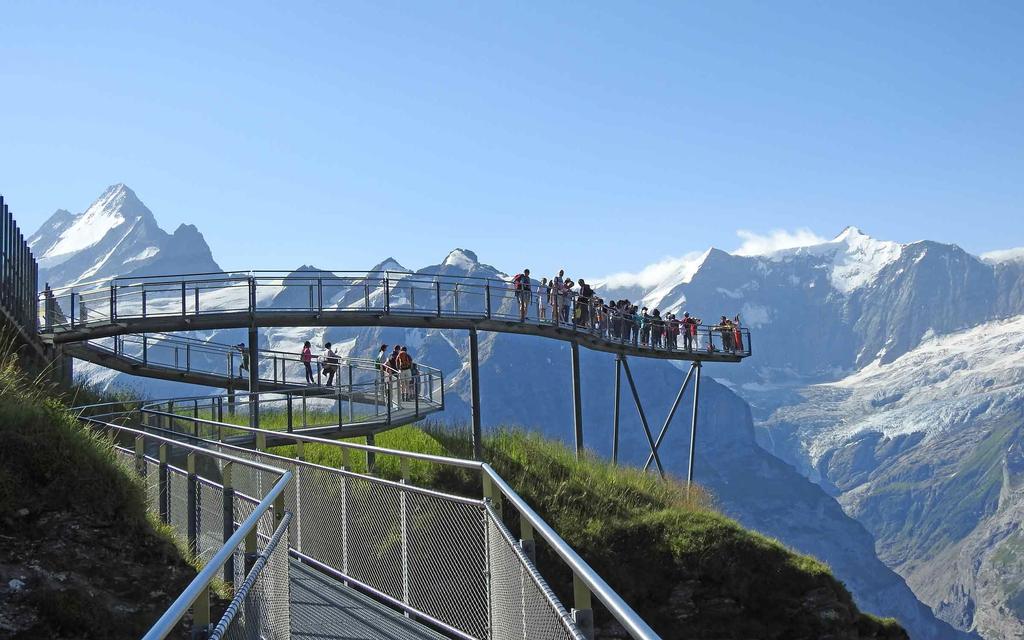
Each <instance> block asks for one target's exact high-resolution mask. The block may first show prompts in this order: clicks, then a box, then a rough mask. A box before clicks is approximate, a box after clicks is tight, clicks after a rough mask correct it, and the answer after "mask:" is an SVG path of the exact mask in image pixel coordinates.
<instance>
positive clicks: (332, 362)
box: [320, 342, 341, 387]
mask: <svg viewBox="0 0 1024 640" xmlns="http://www.w3.org/2000/svg"><path fill="white" fill-rule="evenodd" d="M320 361H321V363H322V364H323V371H324V373H326V374H327V386H328V387H332V386H334V374H336V373H338V365H339V364H340V363H341V358H339V357H338V354H337V353H335V352H334V349H333V348H332V346H331V343H330V342H325V343H324V352H323V355H321V356H320Z"/></svg>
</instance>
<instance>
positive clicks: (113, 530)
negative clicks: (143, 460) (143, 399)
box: [0, 346, 195, 638]
mask: <svg viewBox="0 0 1024 640" xmlns="http://www.w3.org/2000/svg"><path fill="white" fill-rule="evenodd" d="M66 399H67V400H72V401H94V400H98V399H100V398H99V397H98V396H96V394H93V393H92V392H90V391H88V390H85V389H61V388H57V387H55V386H53V385H51V384H48V383H46V382H45V381H44V376H41V377H39V378H33V377H31V376H30V375H28V374H26V373H25V372H23V371H22V370H21V369H20V368H19V366H18V361H17V356H16V354H15V353H14V351H13V350H11V349H9V348H4V347H3V346H0V534H2V539H3V543H2V545H0V564H4V565H8V566H11V567H14V568H15V570H16V571H17V572H18V575H23V576H25V578H26V580H25V582H26V586H25V588H24V589H23V590H22V591H19V592H18V593H17V594H10V595H9V597H7V598H6V599H0V617H3V618H6V619H7V620H12V619H13V620H18V621H20V622H21V624H22V625H26V624H27V625H29V626H27V627H25V626H22V628H21V629H20V630H15V631H11V629H7V631H9V632H11V633H12V634H13V635H12V636H11V637H15V638H22V637H24V638H29V637H32V638H35V637H48V638H79V637H83V635H82V634H83V632H84V633H86V634H87V635H92V634H94V633H100V634H102V635H104V637H111V638H137V637H139V636H140V635H141V634H142V633H144V632H145V631H146V630H147V629H148V628H149V626H150V625H151V624H152V623H153V622H155V620H156V619H157V617H159V615H160V614H161V613H162V612H163V611H164V610H165V609H166V608H167V607H168V606H169V605H170V603H171V602H172V601H173V599H174V598H175V597H176V596H177V595H178V593H180V592H181V591H182V590H183V589H184V587H185V586H186V585H187V584H188V582H189V581H190V580H191V579H192V578H193V577H194V576H195V571H194V570H192V568H190V567H189V566H188V564H187V563H186V562H185V561H184V559H183V558H182V556H181V555H180V554H179V552H178V550H177V549H176V547H175V544H174V542H173V540H172V538H171V537H170V536H169V535H168V532H167V530H166V528H165V527H162V526H157V525H156V524H155V523H154V522H153V521H152V520H151V519H150V516H149V515H148V513H147V511H146V502H145V490H144V487H143V486H142V485H141V483H140V482H139V481H138V480H137V479H136V478H135V477H134V476H133V475H132V474H129V473H126V472H125V470H124V469H122V468H121V466H120V465H119V463H118V462H117V459H116V457H115V455H114V451H113V447H112V445H111V443H110V442H109V441H108V440H107V439H106V438H104V437H102V436H100V435H98V434H97V432H95V431H93V430H90V429H88V428H86V427H84V426H83V425H82V424H81V423H80V422H79V421H78V420H77V419H76V417H75V416H74V415H73V414H72V413H71V411H69V410H68V409H67V405H66V404H65V403H64V402H63V400H66ZM121 399H126V398H118V400H121ZM53 576H60V577H57V578H54V577H53ZM10 612H16V613H17V614H18V615H17V616H16V617H15V618H11V617H10V616H8V615H7V614H8V613H10ZM26 612H29V613H26ZM26 621H27V622H26ZM100 630H102V631H100ZM0 635H3V634H0Z"/></svg>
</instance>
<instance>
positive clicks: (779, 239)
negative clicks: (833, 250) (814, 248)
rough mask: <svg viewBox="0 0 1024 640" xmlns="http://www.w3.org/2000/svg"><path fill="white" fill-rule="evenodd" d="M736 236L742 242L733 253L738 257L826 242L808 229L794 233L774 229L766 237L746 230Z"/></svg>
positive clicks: (741, 230) (738, 232)
mask: <svg viewBox="0 0 1024 640" xmlns="http://www.w3.org/2000/svg"><path fill="white" fill-rule="evenodd" d="M736 235H737V236H739V237H740V239H741V240H743V244H742V245H740V247H739V248H738V249H736V250H735V251H733V254H734V255H738V256H762V255H767V254H769V253H774V252H776V251H782V250H783V249H794V248H796V247H809V246H811V245H815V244H822V243H823V242H828V240H827V239H826V238H822V237H821V236H819V235H818V234H816V233H814V232H813V231H811V230H810V229H807V228H801V229H796V230H795V231H786V230H785V229H774V230H772V231H771V232H770V233H768V234H767V235H760V234H758V233H754V232H753V231H748V230H746V229H739V230H738V231H736Z"/></svg>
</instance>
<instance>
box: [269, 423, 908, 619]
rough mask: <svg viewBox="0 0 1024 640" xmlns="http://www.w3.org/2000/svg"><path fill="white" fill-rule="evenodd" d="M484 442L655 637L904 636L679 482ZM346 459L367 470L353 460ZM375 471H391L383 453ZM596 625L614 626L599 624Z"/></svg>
mask: <svg viewBox="0 0 1024 640" xmlns="http://www.w3.org/2000/svg"><path fill="white" fill-rule="evenodd" d="M377 444H378V445H380V446H383V447H389V448H396V449H406V450H414V451H422V452H427V453H438V454H454V455H457V456H462V457H465V456H468V455H469V454H470V444H469V441H468V439H467V438H466V437H465V434H460V433H454V432H451V431H446V430H442V429H436V428H434V429H429V430H428V431H424V430H421V429H417V428H414V427H403V428H400V429H396V430H393V431H389V432H386V433H382V434H379V435H378V436H377ZM485 448H486V458H487V459H488V460H489V461H490V462H491V464H492V466H494V467H495V469H496V470H497V471H498V472H499V473H500V474H501V475H502V477H504V478H505V479H506V480H507V481H508V482H509V483H510V484H511V485H512V486H513V487H514V488H515V489H516V491H518V492H519V493H520V494H521V495H522V496H523V497H524V498H525V499H526V500H527V501H528V502H529V503H530V504H531V505H532V506H533V507H534V508H535V509H536V510H537V511H538V512H539V513H540V514H541V515H542V516H543V517H544V518H545V519H546V520H547V521H548V522H549V523H551V524H552V526H554V528H555V529H556V530H557V531H559V532H560V534H561V535H562V536H563V537H564V538H565V539H566V541H567V542H569V544H571V545H572V546H573V547H574V548H575V549H577V551H578V552H579V553H580V554H581V555H582V556H583V557H584V558H585V559H586V560H587V561H588V562H589V563H590V564H591V565H592V566H593V567H594V568H595V569H596V570H597V571H598V572H599V573H600V574H601V575H602V576H603V577H604V578H605V579H606V580H608V582H609V583H610V584H611V585H612V586H613V587H614V588H615V589H616V590H617V591H618V592H619V593H620V594H621V595H623V597H624V598H625V599H626V600H627V601H628V602H630V603H631V604H632V605H633V606H634V607H635V608H636V609H637V610H638V611H639V613H640V614H641V615H642V616H643V617H644V618H645V619H646V620H648V622H649V623H651V624H652V626H654V628H655V629H656V630H657V631H658V632H659V633H660V634H662V636H663V637H665V638H764V639H767V638H905V637H906V635H905V633H904V632H903V630H902V629H900V628H899V627H898V625H897V624H896V623H895V622H894V621H891V620H879V619H877V618H874V617H872V616H868V615H864V614H861V613H860V612H859V611H858V610H857V608H856V606H855V605H854V603H853V600H852V598H851V597H850V594H849V592H848V591H847V590H846V589H845V588H844V587H843V585H842V584H841V583H839V582H838V581H837V580H835V578H833V577H832V575H831V573H830V572H829V570H828V567H827V566H825V565H824V564H822V563H821V562H819V561H817V560H815V559H813V558H810V557H808V556H803V555H799V554H796V553H794V552H792V551H790V550H788V549H787V548H785V547H784V546H782V545H781V544H780V543H778V542H777V541H775V540H771V539H769V538H766V537H764V536H761V535H759V534H757V533H753V532H751V531H747V530H745V529H743V528H742V527H740V526H739V525H738V524H737V523H736V522H734V521H733V520H730V519H728V518H726V517H724V516H722V515H721V514H719V513H717V512H716V511H715V510H714V509H713V508H711V506H710V505H709V504H708V502H709V501H708V499H707V497H706V496H705V495H704V494H703V493H701V492H699V491H695V492H694V496H693V498H692V499H688V498H687V495H686V489H685V487H683V486H680V485H679V484H678V483H674V482H661V481H660V480H657V479H655V478H654V476H653V475H644V474H642V473H640V472H638V471H637V470H634V469H629V468H621V467H619V468H616V467H612V466H611V465H609V464H607V463H605V462H603V461H600V460H597V459H587V460H585V461H584V462H582V463H577V462H576V461H575V459H574V456H573V453H572V452H571V451H570V450H568V449H567V448H566V447H564V446H562V445H561V444H559V443H555V442H551V441H548V440H544V439H543V438H541V437H539V436H536V435H532V434H527V433H523V432H519V431H503V432H499V433H497V434H495V435H492V436H489V437H488V438H486V440H485ZM279 452H281V453H286V454H289V453H291V448H289V447H281V448H280V451H279ZM305 455H306V458H307V459H309V460H311V461H315V462H319V463H322V464H326V465H331V466H337V465H338V464H340V462H341V460H340V454H339V453H338V449H337V448H334V447H307V448H306V451H305ZM350 462H351V463H352V465H353V466H354V467H357V468H365V461H364V459H361V457H360V456H354V457H353V459H352V460H351V461H350ZM377 469H378V472H379V473H380V474H381V475H383V476H385V477H391V478H395V477H397V476H398V474H399V468H398V463H397V461H395V460H392V459H389V458H387V457H381V458H379V459H378V465H377ZM410 473H411V475H412V477H413V479H414V481H415V482H417V483H423V484H427V485H432V486H437V487H441V488H445V489H448V490H452V491H457V492H460V493H464V494H473V495H479V487H478V483H479V478H478V476H476V475H473V474H468V473H462V472H455V471H443V470H441V469H440V468H438V467H436V466H434V465H430V464H426V463H416V462H413V463H412V464H411V467H410ZM510 524H511V525H512V526H514V524H515V523H514V522H510ZM515 530H516V529H515V528H513V531H515ZM539 551H540V552H541V555H540V558H539V563H540V564H541V567H542V570H543V571H544V572H545V574H546V575H548V576H550V577H551V579H552V582H553V586H554V587H555V588H556V590H558V591H559V592H560V593H561V594H562V596H563V598H567V596H568V593H567V590H568V584H569V576H568V574H567V573H566V572H565V571H563V570H561V563H560V562H559V561H558V560H557V559H555V558H552V557H550V556H549V555H545V553H544V545H540V548H539ZM566 601H568V600H566ZM598 623H599V625H603V626H604V627H605V630H606V631H608V632H612V633H614V631H615V630H614V625H611V624H609V621H608V620H606V619H604V620H602V618H600V617H599V619H598Z"/></svg>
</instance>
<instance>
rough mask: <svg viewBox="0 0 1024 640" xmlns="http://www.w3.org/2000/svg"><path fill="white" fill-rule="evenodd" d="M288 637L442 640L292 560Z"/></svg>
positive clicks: (309, 639) (431, 632)
mask: <svg viewBox="0 0 1024 640" xmlns="http://www.w3.org/2000/svg"><path fill="white" fill-rule="evenodd" d="M288 575H289V578H290V580H291V585H290V588H291V616H292V627H291V637H292V638H295V639H296V640H305V639H308V640H378V639H380V638H386V639H388V640H444V638H445V636H442V635H440V634H438V633H436V632H435V631H433V630H431V629H428V628H427V627H425V626H424V625H422V624H420V623H418V622H415V621H413V620H411V619H409V618H407V617H406V616H405V615H404V614H403V613H401V612H399V611H396V610H394V609H392V608H390V607H387V606H385V605H383V604H381V603H380V602H377V601H376V600H373V599H371V598H369V597H368V596H365V595H363V594H362V593H360V592H358V591H356V590H355V589H353V588H352V587H347V586H345V585H344V584H342V583H341V582H339V581H337V580H335V579H333V578H331V577H329V576H326V575H324V574H323V573H320V572H319V571H316V570H315V569H312V568H310V567H307V566H306V565H304V564H302V563H300V562H299V561H298V560H292V561H291V564H290V566H289V570H288Z"/></svg>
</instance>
